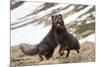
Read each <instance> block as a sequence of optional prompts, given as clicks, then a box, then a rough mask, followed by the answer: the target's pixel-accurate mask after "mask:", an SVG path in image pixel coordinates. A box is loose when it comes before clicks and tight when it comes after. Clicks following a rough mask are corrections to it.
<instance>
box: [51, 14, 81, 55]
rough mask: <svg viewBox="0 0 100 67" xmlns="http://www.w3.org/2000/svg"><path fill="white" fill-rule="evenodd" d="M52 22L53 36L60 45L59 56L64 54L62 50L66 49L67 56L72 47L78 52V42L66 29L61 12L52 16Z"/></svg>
mask: <svg viewBox="0 0 100 67" xmlns="http://www.w3.org/2000/svg"><path fill="white" fill-rule="evenodd" d="M52 23H53V26H54V27H55V32H56V34H55V38H56V39H57V40H58V43H59V44H60V46H61V47H60V49H59V54H60V56H62V55H63V54H64V50H67V51H68V52H67V55H66V57H68V56H69V53H70V50H73V49H74V50H76V51H77V53H79V49H80V44H79V42H78V40H77V38H75V37H74V36H73V35H72V34H70V33H69V32H68V31H67V30H66V28H65V26H64V21H63V18H62V16H61V14H58V15H54V16H52Z"/></svg>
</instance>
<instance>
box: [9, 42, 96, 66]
mask: <svg viewBox="0 0 100 67" xmlns="http://www.w3.org/2000/svg"><path fill="white" fill-rule="evenodd" d="M58 50H59V46H58V47H57V48H56V50H55V52H54V55H53V57H52V58H50V59H49V60H43V61H41V62H40V58H39V57H38V55H36V56H27V55H24V54H23V53H22V52H21V51H20V49H19V46H14V47H11V66H12V67H16V66H24V65H38V64H62V63H78V62H94V61H95V44H94V43H91V42H85V43H83V44H82V45H81V49H80V53H79V54H77V52H76V51H74V50H72V51H71V52H70V55H69V57H68V58H66V57H65V55H64V56H63V57H60V56H59V54H58Z"/></svg>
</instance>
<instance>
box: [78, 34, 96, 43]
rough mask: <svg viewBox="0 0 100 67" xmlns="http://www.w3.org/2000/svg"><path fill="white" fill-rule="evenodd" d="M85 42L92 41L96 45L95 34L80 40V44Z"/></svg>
mask: <svg viewBox="0 0 100 67" xmlns="http://www.w3.org/2000/svg"><path fill="white" fill-rule="evenodd" d="M85 41H90V42H93V43H95V34H94V33H93V34H91V35H89V36H87V37H86V38H82V39H80V40H79V42H80V44H82V43H84V42H85Z"/></svg>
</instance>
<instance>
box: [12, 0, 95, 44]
mask: <svg viewBox="0 0 100 67" xmlns="http://www.w3.org/2000/svg"><path fill="white" fill-rule="evenodd" d="M59 13H61V14H62V16H63V19H64V22H65V25H66V28H67V30H68V31H69V32H70V33H72V34H73V35H75V36H76V37H77V38H78V39H80V42H82V41H81V40H85V39H88V40H90V41H91V42H94V39H93V38H94V35H95V6H94V5H80V4H60V3H47V2H27V1H18V0H11V41H12V44H18V43H17V42H19V43H20V42H26V43H29V42H30V43H31V42H32V40H33V39H34V37H35V36H36V35H35V32H32V30H35V31H36V29H37V28H40V29H37V31H41V30H43V29H44V30H43V31H44V32H43V31H42V32H43V34H44V35H40V36H39V37H37V38H38V39H37V40H38V42H39V41H41V40H42V39H43V37H44V36H45V35H46V34H47V32H49V30H50V26H51V16H52V15H53V14H59ZM35 27H37V28H36V29H35ZM24 28H25V29H24ZM29 28H30V29H31V30H28V29H29ZM45 31H46V32H45ZM18 32H19V33H18ZM21 32H23V33H21ZM26 33H27V34H26ZM30 33H31V34H30ZM17 34H18V35H17ZM25 34H26V35H25ZM36 34H37V35H39V34H38V33H36ZM22 35H24V36H25V37H26V36H28V35H30V36H29V37H30V38H28V37H26V39H27V40H25V38H24V39H22V38H23V37H21V36H22ZM18 37H19V38H18ZM89 37H90V38H89ZM84 38H85V39H84ZM20 39H21V40H20ZM91 39H92V40H91ZM14 40H19V41H14ZM29 40H30V41H29ZM34 42H35V41H34ZM32 43H33V42H32ZM36 43H37V42H36Z"/></svg>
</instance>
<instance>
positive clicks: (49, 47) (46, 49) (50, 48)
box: [20, 25, 58, 61]
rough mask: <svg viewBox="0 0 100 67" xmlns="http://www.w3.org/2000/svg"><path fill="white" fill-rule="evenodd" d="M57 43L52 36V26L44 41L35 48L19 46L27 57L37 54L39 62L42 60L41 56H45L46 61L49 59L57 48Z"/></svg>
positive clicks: (25, 45) (24, 45)
mask: <svg viewBox="0 0 100 67" xmlns="http://www.w3.org/2000/svg"><path fill="white" fill-rule="evenodd" d="M57 45H58V43H57V41H56V39H55V36H54V27H53V25H52V28H51V30H50V32H49V33H48V34H47V35H46V36H45V37H44V39H43V40H42V41H41V42H40V43H39V44H37V45H35V46H30V45H27V44H21V45H20V48H21V50H22V52H23V53H25V54H27V55H35V54H38V55H39V57H40V58H41V61H42V60H43V57H42V56H45V57H46V59H49V58H50V57H52V56H53V53H54V49H55V48H56V47H57Z"/></svg>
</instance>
